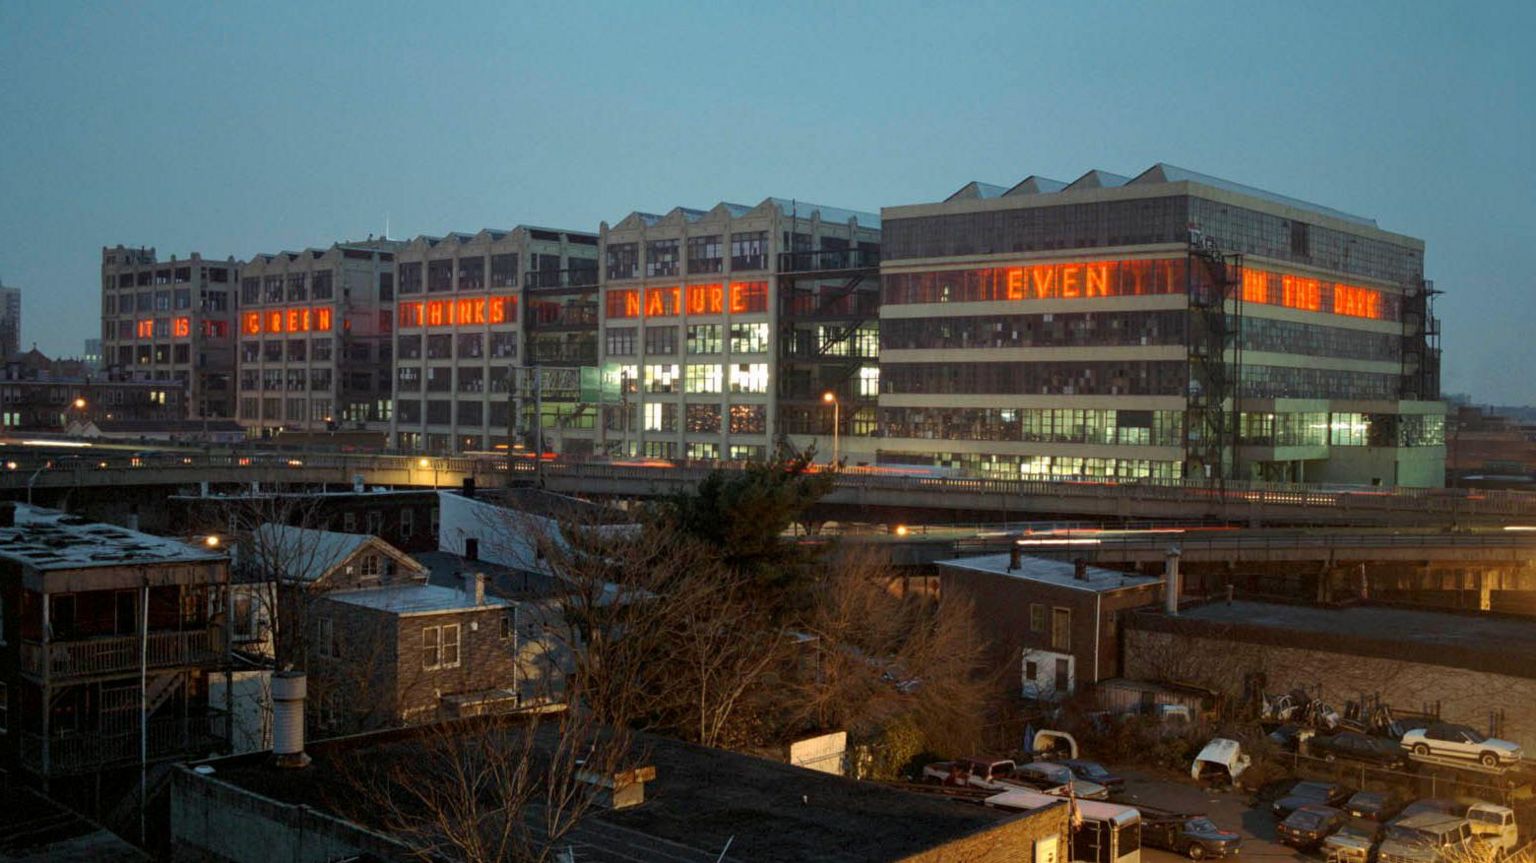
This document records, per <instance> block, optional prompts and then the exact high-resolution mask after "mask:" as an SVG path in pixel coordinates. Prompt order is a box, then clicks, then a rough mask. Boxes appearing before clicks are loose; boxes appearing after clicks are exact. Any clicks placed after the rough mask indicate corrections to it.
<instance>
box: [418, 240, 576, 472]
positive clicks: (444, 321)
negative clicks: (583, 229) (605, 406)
mask: <svg viewBox="0 0 1536 863" xmlns="http://www.w3.org/2000/svg"><path fill="white" fill-rule="evenodd" d="M396 271H397V272H396V274H397V284H398V287H399V297H398V305H397V313H396V315H395V321H396V325H397V326H396V333H395V336H394V338H395V352H394V356H395V357H396V358H397V359H396V363H395V369H394V401H395V412H394V417H393V422H392V423H391V427H390V428H391V433H392V437H393V439H394V441H395V445H396V446H398V447H400V448H402V449H410V450H420V451H426V452H434V453H445V452H463V451H474V450H488V449H491V448H493V447H495V446H497V445H506V444H508V442H509V441H508V437H509V435H508V425H509V423H508V419H509V417H510V416H511V415H512V411H513V409H514V407H515V401H514V399H515V397H516V396H517V395H518V394H519V393H524V392H527V391H528V390H529V389H530V388H531V386H532V380H531V377H532V376H531V375H530V374H529V373H528V372H527V370H528V369H531V368H532V367H534V366H543V367H547V368H548V369H550V376H551V381H550V382H551V383H558V381H555V380H554V379H555V378H556V377H558V376H559V375H558V374H556V373H555V372H554V371H553V370H554V369H565V370H571V371H567V372H565V373H564V377H566V378H576V377H578V376H579V371H574V370H576V369H579V368H580V367H582V366H586V367H589V368H592V367H595V366H596V364H597V236H596V235H595V234H586V233H580V232H576V231H563V230H554V229H549V228H535V227H528V226H523V225H520V226H518V227H516V228H513V229H511V230H491V229H486V230H482V231H480V232H479V233H477V234H449V235H447V236H445V237H428V236H420V237H416V238H415V239H413V240H411V241H410V242H409V243H408V244H406V245H404V247H403V248H401V249H400V252H399V254H398V260H397V266H396ZM520 379H526V380H520ZM541 383H544V382H543V381H542V380H541ZM560 389H563V390H564V391H563V392H561V391H558V390H560ZM573 389H574V388H573V387H563V388H561V387H556V386H547V387H545V390H546V394H547V395H548V404H544V399H529V400H527V411H526V412H525V415H522V417H521V419H520V421H518V422H516V423H513V424H512V426H513V428H514V429H516V430H521V431H522V432H523V435H522V437H527V430H528V429H530V428H532V427H533V426H532V413H531V411H532V409H533V406H534V405H535V404H538V405H540V406H541V407H543V408H544V417H543V421H544V424H545V425H546V426H547V427H549V428H550V429H552V430H554V429H557V430H558V432H559V433H563V435H564V440H563V441H562V443H563V444H564V446H563V447H562V451H566V452H572V453H576V452H581V451H582V450H583V446H582V445H581V444H579V443H578V441H579V440H583V439H585V440H587V441H590V440H591V437H592V429H593V428H594V427H595V425H596V410H597V408H596V405H582V404H580V403H579V399H577V398H576V394H575V393H574V392H572V390H573ZM518 442H519V443H521V442H522V441H518ZM586 448H587V449H588V451H589V450H590V444H588V445H587V447H586Z"/></svg>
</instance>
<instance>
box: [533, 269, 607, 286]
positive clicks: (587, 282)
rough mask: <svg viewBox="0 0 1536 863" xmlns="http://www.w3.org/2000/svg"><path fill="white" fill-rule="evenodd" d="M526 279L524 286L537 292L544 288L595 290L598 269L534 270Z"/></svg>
mask: <svg viewBox="0 0 1536 863" xmlns="http://www.w3.org/2000/svg"><path fill="white" fill-rule="evenodd" d="M524 278H525V282H524V284H526V285H527V286H528V287H529V288H530V289H532V290H536V291H537V290H541V289H544V288H595V287H597V268H596V267H591V268H583V269H579V270H532V271H530V272H528V273H527V274H526V275H525V277H524Z"/></svg>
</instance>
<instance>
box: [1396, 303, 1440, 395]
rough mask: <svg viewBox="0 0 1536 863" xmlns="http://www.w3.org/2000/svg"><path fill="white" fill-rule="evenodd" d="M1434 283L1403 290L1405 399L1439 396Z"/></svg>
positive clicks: (1438, 336)
mask: <svg viewBox="0 0 1536 863" xmlns="http://www.w3.org/2000/svg"><path fill="white" fill-rule="evenodd" d="M1439 293H1440V292H1439V291H1437V290H1435V283H1434V282H1431V281H1429V280H1424V281H1422V282H1420V283H1419V284H1418V285H1416V286H1413V287H1410V288H1409V289H1407V290H1406V291H1404V292H1403V315H1402V317H1403V342H1402V346H1403V350H1402V382H1401V385H1400V387H1399V390H1398V397H1399V398H1401V399H1404V400H1405V401H1416V400H1420V399H1424V400H1428V401H1433V400H1435V399H1438V398H1440V319H1439V318H1437V317H1435V296H1436V295H1437V294H1439Z"/></svg>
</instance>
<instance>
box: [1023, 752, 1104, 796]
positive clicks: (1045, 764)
mask: <svg viewBox="0 0 1536 863" xmlns="http://www.w3.org/2000/svg"><path fill="white" fill-rule="evenodd" d="M1014 775H1015V776H1016V777H1018V778H1019V779H1021V780H1023V781H1025V782H1029V781H1030V780H1031V779H1034V780H1036V781H1037V783H1038V784H1040V785H1041V786H1068V787H1070V788H1071V789H1072V794H1073V796H1075V797H1081V798H1083V799H1084V800H1108V799H1109V789H1108V788H1105V787H1104V786H1102V785H1100V784H1098V783H1097V782H1088V781H1086V780H1083V779H1078V778H1077V777H1076V776H1074V775H1073V774H1072V770H1071V768H1069V767H1067V766H1066V765H1065V764H1059V763H1056V762H1053V761H1032V762H1030V763H1028V764H1020V765H1018V766H1017V767H1015V768H1014Z"/></svg>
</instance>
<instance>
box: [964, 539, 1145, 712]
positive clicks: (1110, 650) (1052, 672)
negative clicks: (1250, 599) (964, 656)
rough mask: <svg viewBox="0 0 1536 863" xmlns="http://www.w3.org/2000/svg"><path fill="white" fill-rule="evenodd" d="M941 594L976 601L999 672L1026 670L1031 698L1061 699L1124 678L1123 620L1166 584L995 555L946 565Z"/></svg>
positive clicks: (1080, 565)
mask: <svg viewBox="0 0 1536 863" xmlns="http://www.w3.org/2000/svg"><path fill="white" fill-rule="evenodd" d="M938 567H939V579H940V590H941V591H955V592H959V593H963V594H966V595H968V596H970V597H971V598H972V599H973V600H974V601H975V603H976V621H977V626H978V627H979V629H980V630H981V633H980V634H981V636H982V637H983V639H984V640H985V641H986V643H987V644H988V645H989V646H990V650H989V654H990V655H989V661H990V662H991V663H992V664H993V667H999V666H1007V667H1010V668H1012V667H1015V666H1014V663H1018V665H1017V667H1018V669H1019V674H1020V681H1021V693H1022V694H1023V695H1024V697H1026V698H1043V699H1056V698H1063V697H1066V696H1068V695H1072V694H1073V693H1076V692H1077V691H1079V688H1080V687H1082V686H1085V685H1090V684H1093V683H1097V682H1098V681H1100V680H1105V679H1108V678H1111V677H1118V676H1119V675H1120V667H1121V650H1120V616H1121V612H1123V611H1127V610H1129V609H1133V608H1141V607H1144V606H1148V605H1154V604H1156V603H1157V602H1158V601H1159V598H1160V597H1161V595H1162V588H1161V584H1162V582H1161V580H1160V579H1157V578H1149V577H1146V576H1139V575H1126V574H1123V573H1120V572H1116V571H1114V570H1109V569H1101V568H1099V567H1094V566H1088V565H1087V564H1086V563H1084V562H1081V561H1072V560H1054V559H1049V558H1044V557H1029V556H1025V555H1021V554H1019V553H1018V552H1017V551H1015V552H1013V553H1012V554H991V555H983V556H980V557H971V558H962V559H958V560H945V561H939V562H938Z"/></svg>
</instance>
